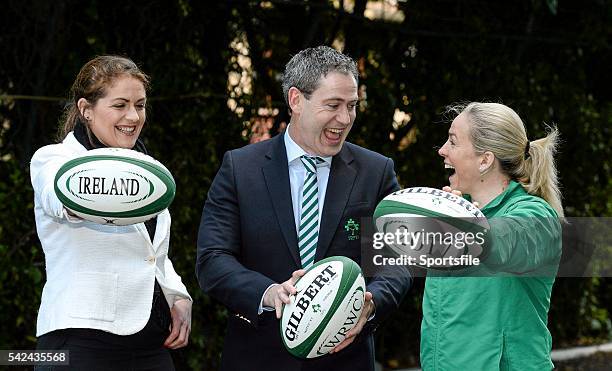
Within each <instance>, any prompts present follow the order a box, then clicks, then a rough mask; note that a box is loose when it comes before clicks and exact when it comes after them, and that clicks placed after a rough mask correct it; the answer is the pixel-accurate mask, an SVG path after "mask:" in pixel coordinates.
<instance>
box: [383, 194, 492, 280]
mask: <svg viewBox="0 0 612 371" xmlns="http://www.w3.org/2000/svg"><path fill="white" fill-rule="evenodd" d="M374 224H375V226H376V230H377V232H379V233H383V234H385V235H387V236H390V235H394V236H401V237H402V238H399V239H398V238H391V237H389V240H390V241H392V242H391V243H386V246H388V247H389V248H391V250H393V251H394V252H395V253H396V254H398V255H405V256H407V257H413V258H414V259H415V260H414V262H415V265H422V264H420V262H422V261H424V260H423V259H421V256H426V257H429V258H460V257H461V256H462V255H469V256H471V257H472V258H478V257H480V256H481V255H482V254H483V251H484V250H483V247H484V245H483V244H482V243H478V242H479V241H480V240H477V239H476V237H478V236H481V237H484V238H485V239H486V236H487V234H488V231H489V229H490V227H489V223H488V221H487V218H486V217H485V216H484V214H483V213H482V212H481V211H480V209H479V208H478V207H476V206H475V205H474V204H473V203H471V202H469V201H468V200H466V199H465V198H463V197H459V196H456V195H454V194H452V193H450V192H446V191H443V190H440V189H435V188H429V187H412V188H406V189H402V190H400V191H397V192H393V193H391V194H390V195H388V196H387V197H385V198H384V199H383V200H382V201H381V202H380V203H379V204H378V206H377V207H376V210H375V211H374ZM469 235H473V236H475V241H473V242H472V241H463V243H462V242H461V240H460V238H461V237H462V236H463V238H465V237H466V236H469ZM403 236H408V237H409V239H405V238H403ZM428 268H439V269H445V268H457V267H456V266H445V265H430V266H428Z"/></svg>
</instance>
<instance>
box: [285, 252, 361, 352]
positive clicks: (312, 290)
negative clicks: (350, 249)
mask: <svg viewBox="0 0 612 371" xmlns="http://www.w3.org/2000/svg"><path fill="white" fill-rule="evenodd" d="M295 288H296V289H297V294H296V295H295V296H292V297H291V303H290V304H286V305H285V306H284V307H283V314H282V317H281V323H280V331H281V337H282V339H283V343H284V344H285V347H286V348H287V350H288V351H289V352H290V353H291V354H293V355H294V356H296V357H299V358H316V357H320V356H323V355H325V354H327V353H329V351H331V350H332V349H333V348H334V347H335V346H336V345H338V344H340V343H341V342H342V340H344V339H345V337H346V333H347V332H349V331H350V330H351V329H352V328H353V327H355V325H356V324H357V321H358V320H359V317H360V316H361V312H362V310H363V305H364V301H365V280H364V278H363V275H362V274H361V268H360V267H359V265H357V263H355V262H354V261H352V260H351V259H349V258H346V257H343V256H333V257H329V258H327V259H323V260H321V261H319V262H317V263H316V264H315V265H314V266H313V267H312V268H310V269H309V270H308V272H306V274H305V275H304V276H302V277H301V278H300V279H299V280H298V281H297V283H296V284H295Z"/></svg>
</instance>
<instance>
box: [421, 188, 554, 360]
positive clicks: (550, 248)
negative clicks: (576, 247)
mask: <svg viewBox="0 0 612 371" xmlns="http://www.w3.org/2000/svg"><path fill="white" fill-rule="evenodd" d="M482 212H483V213H484V215H485V216H486V217H487V219H488V220H489V223H490V225H491V229H490V232H489V243H488V244H487V247H486V252H485V255H484V257H483V261H482V262H481V264H480V266H478V267H474V268H470V269H469V270H468V271H467V272H469V275H470V277H459V276H460V275H462V273H461V272H454V273H442V274H439V275H436V277H433V275H432V274H431V273H430V274H428V277H427V280H426V282H425V294H424V298H423V322H422V323H421V366H422V368H423V370H424V371H430V370H444V371H446V370H486V371H489V370H521V371H528V370H538V371H541V370H551V369H552V368H553V363H552V361H551V359H550V351H551V343H552V338H551V336H550V332H549V331H548V328H547V327H546V326H547V321H548V309H549V307H550V296H551V291H552V287H553V283H554V280H555V279H554V277H555V274H556V271H557V268H558V264H559V260H560V257H561V224H560V221H559V219H558V216H557V213H556V212H555V211H554V210H553V208H551V207H550V205H548V203H546V201H544V200H543V199H542V198H540V197H536V196H533V195H530V194H528V193H527V192H526V191H525V190H524V189H523V187H522V186H521V185H520V184H518V183H516V182H513V181H512V182H510V184H509V186H508V188H507V189H506V190H505V191H504V192H503V193H502V194H500V195H499V196H497V197H496V198H495V199H494V200H492V201H491V202H490V203H489V204H487V205H486V206H485V207H484V208H482ZM464 273H465V272H464Z"/></svg>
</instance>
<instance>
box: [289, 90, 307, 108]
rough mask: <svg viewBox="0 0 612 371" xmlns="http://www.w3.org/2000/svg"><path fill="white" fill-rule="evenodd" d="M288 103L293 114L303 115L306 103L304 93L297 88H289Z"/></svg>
mask: <svg viewBox="0 0 612 371" xmlns="http://www.w3.org/2000/svg"><path fill="white" fill-rule="evenodd" d="M287 101H288V102H289V108H291V112H295V113H302V104H303V102H304V96H303V95H302V92H300V90H299V89H298V88H296V87H295V86H292V87H291V88H289V91H288V92H287Z"/></svg>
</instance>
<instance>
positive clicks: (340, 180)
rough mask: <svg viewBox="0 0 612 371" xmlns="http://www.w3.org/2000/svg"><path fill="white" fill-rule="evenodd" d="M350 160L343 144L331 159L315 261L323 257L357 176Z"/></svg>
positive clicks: (349, 155)
mask: <svg viewBox="0 0 612 371" xmlns="http://www.w3.org/2000/svg"><path fill="white" fill-rule="evenodd" d="M352 162H353V155H352V154H351V152H350V150H349V149H348V148H347V147H346V146H343V147H342V150H341V151H340V153H339V154H338V155H336V156H334V158H333V159H332V164H331V169H330V172H329V180H328V181H327V190H326V191H325V201H324V204H323V215H322V216H321V227H320V229H319V242H318V244H317V252H316V255H315V260H316V261H318V260H321V259H323V257H325V254H326V253H327V250H328V249H329V245H330V243H331V240H332V238H333V237H334V234H335V233H336V230H337V229H338V224H339V223H340V219H341V218H342V214H343V212H344V209H345V208H346V204H347V202H348V200H349V196H350V195H351V191H352V189H353V183H354V182H355V177H356V176H357V171H356V170H355V169H354V168H353V166H352V165H351V163H352Z"/></svg>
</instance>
